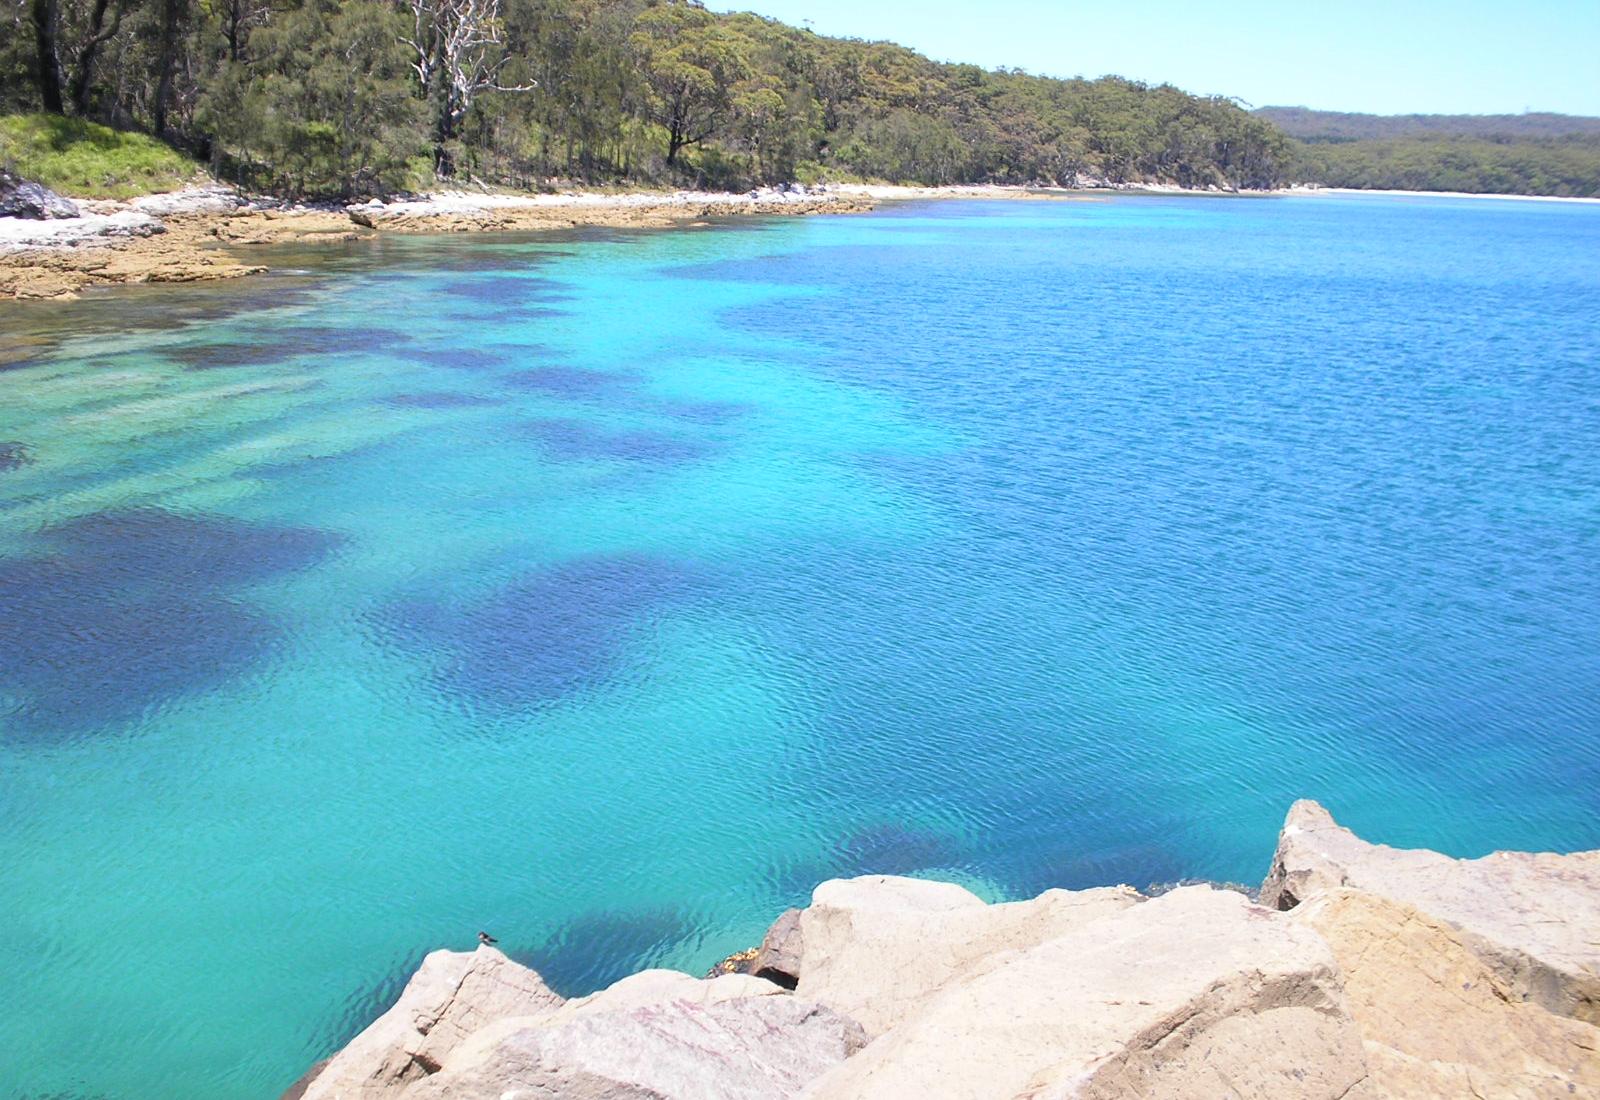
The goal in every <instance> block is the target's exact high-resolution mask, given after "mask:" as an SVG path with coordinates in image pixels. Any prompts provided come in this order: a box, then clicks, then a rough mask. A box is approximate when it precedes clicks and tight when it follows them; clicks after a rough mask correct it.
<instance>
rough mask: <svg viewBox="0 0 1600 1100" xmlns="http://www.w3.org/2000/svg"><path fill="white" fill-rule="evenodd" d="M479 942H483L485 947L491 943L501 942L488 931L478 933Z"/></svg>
mask: <svg viewBox="0 0 1600 1100" xmlns="http://www.w3.org/2000/svg"><path fill="white" fill-rule="evenodd" d="M478 942H479V943H481V944H483V945H484V946H485V947H488V946H489V945H490V944H496V943H499V942H500V941H499V940H497V939H495V938H494V937H493V936H491V935H489V933H487V932H479V933H478Z"/></svg>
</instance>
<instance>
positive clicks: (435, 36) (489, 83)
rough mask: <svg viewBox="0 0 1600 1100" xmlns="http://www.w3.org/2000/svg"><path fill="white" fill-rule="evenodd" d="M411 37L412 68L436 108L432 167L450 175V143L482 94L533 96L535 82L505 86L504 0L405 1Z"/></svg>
mask: <svg viewBox="0 0 1600 1100" xmlns="http://www.w3.org/2000/svg"><path fill="white" fill-rule="evenodd" d="M406 3H407V5H408V6H409V7H410V9H411V16H412V33H411V35H410V36H409V37H407V38H404V39H403V40H402V41H403V42H404V43H405V45H406V46H407V47H408V48H409V49H410V50H411V51H412V53H413V54H414V60H413V61H412V62H411V67H412V69H413V70H415V72H416V74H417V80H418V81H419V82H420V83H421V85H422V94H423V95H424V96H425V97H427V98H428V99H429V100H430V101H431V102H432V103H433V104H434V109H435V117H434V167H435V170H436V171H437V172H438V173H439V174H440V175H443V176H448V175H450V174H452V170H453V165H452V163H451V160H450V152H449V149H448V145H449V143H450V142H451V141H452V140H454V138H455V136H456V133H457V131H458V130H459V129H460V126H461V120H462V119H464V118H466V117H467V112H468V111H469V110H471V109H472V104H473V101H474V100H476V99H477V97H478V94H479V93H480V92H488V91H495V92H531V91H533V89H534V88H535V87H537V84H536V83H533V82H529V83H526V84H505V83H502V82H501V79H500V75H501V72H502V71H503V70H504V69H505V67H506V65H507V63H508V62H510V60H511V55H510V54H509V53H507V52H506V50H505V27H504V23H503V21H502V19H501V15H500V0H406Z"/></svg>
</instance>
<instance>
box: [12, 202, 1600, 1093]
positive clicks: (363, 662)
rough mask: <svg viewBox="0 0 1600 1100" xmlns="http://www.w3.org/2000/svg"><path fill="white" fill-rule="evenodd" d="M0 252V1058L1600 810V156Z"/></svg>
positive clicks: (1566, 834)
mask: <svg viewBox="0 0 1600 1100" xmlns="http://www.w3.org/2000/svg"><path fill="white" fill-rule="evenodd" d="M288 259H289V260H290V261H292V262H300V263H302V264H303V266H305V267H307V268H309V269H311V270H309V272H308V273H305V274H299V275H288V276H274V277H269V278H267V279H264V280H257V281H248V282H244V283H239V284H233V285H230V286H224V287H214V288H200V289H192V290H171V289H168V290H162V291H152V292H149V293H126V294H118V295H116V296H113V297H109V298H105V299H101V300H99V301H95V302H86V303H82V304H79V305H76V306H70V307H49V308H46V309H32V308H28V309H23V308H20V307H0V329H3V332H4V336H3V338H0V349H4V350H3V351H0V396H3V403H0V974H3V975H5V977H4V979H3V980H0V994H3V1001H4V1003H5V1004H6V1005H7V1006H8V1007H7V1009H6V1011H5V1012H4V1013H3V1014H0V1094H4V1095H8V1096H9V1095H22V1096H41V1097H42V1096H71V1097H102V1096H103V1097H133V1098H146V1097H148V1098H156V1097H163V1098H166V1097H174V1096H185V1097H187V1096H195V1097H201V1096H204V1097H217V1098H225V1097H262V1096H269V1097H270V1096H274V1095H276V1093H277V1091H278V1090H280V1089H281V1088H283V1087H284V1086H286V1085H287V1084H288V1083H289V1082H290V1081H291V1080H293V1078H294V1077H295V1076H297V1075H298V1073H299V1072H300V1071H301V1070H302V1069H303V1068H304V1067H305V1066H306V1065H307V1064H309V1063H310V1062H311V1061H313V1060H315V1059H316V1058H318V1057H321V1056H323V1055H324V1054H326V1053H327V1052H328V1051H329V1050H330V1049H332V1048H334V1047H335V1046H337V1045H338V1044H339V1043H340V1042H341V1041H342V1040H344V1039H345V1038H347V1037H348V1036H349V1035H350V1034H351V1033H352V1032H353V1031H354V1030H356V1029H358V1028H359V1027H360V1026H361V1025H362V1024H363V1023H365V1022H366V1021H367V1020H368V1019H370V1018H371V1016H372V1015H374V1014H375V1013H376V1012H377V1011H378V1010H380V1009H381V1007H382V1006H383V1005H384V1003H385V1002H386V1000H387V999H389V998H392V996H393V995H394V993H395V992H396V990H397V988H398V984H399V983H400V982H402V981H403V979H404V977H405V976H406V975H407V974H408V973H409V972H410V970H411V969H412V967H413V966H414V965H415V963H416V961H417V960H418V959H419V958H420V956H421V955H422V954H423V953H424V952H425V951H427V950H429V949H431V948H434V947H437V946H456V947H462V948H465V947H468V946H470V945H471V944H472V942H473V937H474V934H475V933H476V931H477V930H478V929H479V928H488V929H490V930H492V931H493V932H494V933H495V934H496V935H498V936H499V937H500V938H501V940H502V941H503V945H504V946H505V947H506V948H507V949H509V950H510V952H511V953H512V954H514V955H516V956H518V957H521V958H524V959H525V960H527V961H529V962H531V963H533V964H534V965H536V966H539V967H540V968H541V969H542V970H544V971H545V973H546V974H547V975H548V976H549V977H550V978H551V979H552V981H553V982H554V983H555V984H556V985H557V986H558V988H561V989H563V990H564V991H565V992H569V993H577V992H583V991H586V990H588V989H591V988H594V987H596V986H599V985H602V984H605V983H606V982H608V981H610V980H612V979H613V978H615V977H617V976H619V975H621V974H623V973H626V972H628V971H630V970H632V969H635V968H637V967H639V966H641V965H645V964H650V963H657V964H664V965H672V966H680V967H685V968H688V969H691V970H698V969H702V968H704V967H705V966H707V965H709V964H710V963H711V962H713V961H714V960H715V959H716V958H718V957H720V956H721V955H723V954H725V953H726V952H728V951H730V950H734V949H737V948H740V947H743V946H745V945H747V944H749V943H751V942H754V940H755V939H756V938H758V937H759V935H760V932H761V930H762V929H763V928H764V927H765V925H766V923H767V922H768V921H769V920H770V919H771V918H772V917H773V916H774V915H775V914H776V913H777V912H778V911H779V910H780V909H782V908H783V907H784V906H786V905H789V904H794V903H796V902H800V901H802V900H803V899H804V897H805V896H806V895H807V893H808V892H809V890H810V888H811V886H812V885H814V884H815V882H816V881H818V880H820V879H822V878H826V877H829V876H833V875H841V874H855V873H863V872H867V871H887V872H899V873H918V874H921V873H926V874H935V875H939V876H942V877H954V878H957V879H959V880H961V881H965V882H968V883H969V884H971V885H972V886H973V887H974V888H975V889H977V890H979V891H980V892H981V893H984V894H986V895H987V896H990V897H994V898H999V897H1009V896H1023V895H1031V894H1033V893H1035V892H1037V891H1039V890H1041V889H1043V888H1045V887H1048V886H1057V885H1061V886H1086V885H1092V884H1100V883H1108V882H1118V881H1127V882H1131V883H1134V884H1139V885H1142V884H1146V883H1151V882H1156V881H1164V880H1171V879H1175V878H1181V877H1188V876H1201V877H1209V878H1217V879H1232V880H1243V881H1256V880H1259V878H1260V877H1261V875H1262V874H1263V873H1264V871H1265V869H1266V863H1267V860H1268V858H1269V856H1270V853H1271V849H1272V844H1273V839H1274V835H1275V830H1276V827H1277V824H1278V822H1279V821H1280V819H1281V816H1282V814H1283V811H1284V810H1285V809H1286V807H1287V805H1288V803H1289V801H1290V800H1292V799H1293V798H1296V797H1300V796H1312V797H1316V798H1319V799H1322V800H1323V801H1325V802H1326V803H1327V804H1328V805H1329V806H1330V807H1331V808H1332V809H1333V811H1334V812H1335V814H1337V815H1338V816H1339V817H1340V818H1341V819H1342V820H1344V821H1345V822H1347V823H1348V824H1350V825H1352V826H1354V827H1356V828H1357V829H1358V830H1360V831H1362V832H1363V833H1366V834H1367V835H1370V836H1373V837H1378V838H1382V839H1385V840H1388V841H1390V842H1393V843H1397V844H1425V845H1429V846H1432V847H1436V848H1441V849H1443V850H1445V851H1449V852H1452V853H1456V854H1459V855H1477V854H1481V853H1483V852H1485V851H1488V850H1490V849H1492V848H1495V847H1516V848H1555V849H1574V848H1582V847H1594V846H1600V812H1597V811H1600V794H1597V792H1600V209H1597V208H1593V207H1584V206H1573V205H1564V204H1544V203H1495V202H1469V201H1447V200H1402V199H1393V198H1370V197H1363V198H1350V199H1332V198H1319V199H1274V200H1258V201H1226V200H1200V199H1173V198H1131V197H1130V198H1119V199H1116V200H1113V201H1106V202H1074V203H996V204H986V203H975V202H974V203H946V204H932V205H917V206H904V207H898V208H894V209H890V210H887V211H884V212H882V213H879V214H875V215H872V216H868V217H855V218H836V219H812V220H805V221H775V222H770V223H760V224H753V223H744V224H741V225H738V226H734V227H724V228H718V229H713V230H705V231H692V232H675V233H657V234H648V235H634V236H619V235H608V234H596V235H593V236H589V237H578V238H573V239H568V240H560V241H552V240H550V239H548V238H546V239H543V240H539V239H534V240H515V239H487V238H450V239H421V238H418V239H407V240H391V241H385V242H383V243H382V244H381V245H357V246H352V247H350V248H347V249H343V250H340V251H337V252H333V251H330V252H324V253H320V254H309V255H307V256H305V257H299V256H294V257H288Z"/></svg>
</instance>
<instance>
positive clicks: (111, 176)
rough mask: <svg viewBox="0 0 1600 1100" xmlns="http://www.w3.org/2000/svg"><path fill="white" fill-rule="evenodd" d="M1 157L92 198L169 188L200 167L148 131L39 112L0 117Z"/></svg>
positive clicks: (23, 172)
mask: <svg viewBox="0 0 1600 1100" xmlns="http://www.w3.org/2000/svg"><path fill="white" fill-rule="evenodd" d="M0 158H3V159H4V160H5V161H6V162H7V163H9V164H10V165H11V167H12V169H13V170H14V171H15V172H16V173H17V174H18V175H20V176H23V177H25V178H27V179H31V180H38V181H39V182H40V183H42V184H44V185H45V186H46V187H49V188H51V189H52V190H56V191H61V192H64V193H66V194H71V195H77V196H80V197H83V198H94V199H124V198H130V197H132V196H134V195H142V194H147V193H149V192H151V191H165V190H169V189H171V188H175V187H180V186H182V185H183V184H184V183H185V182H187V181H188V180H190V179H192V178H194V176H195V175H196V174H197V173H198V172H199V171H200V166H199V165H198V164H196V163H195V162H194V161H193V160H192V159H191V158H189V157H187V156H185V155H184V154H182V153H180V152H178V151H177V150H175V149H173V148H172V147H171V146H169V145H167V144H166V143H165V142H162V141H158V140H157V139H155V138H153V137H150V136H149V135H147V134H141V133H137V132H131V131H126V130H113V129H112V128H111V127H109V126H102V125H100V124H99V123H96V122H90V121H89V120H87V119H82V118H69V117H66V116H64V115H52V114H44V113H39V114H27V115H7V116H5V117H3V118H0Z"/></svg>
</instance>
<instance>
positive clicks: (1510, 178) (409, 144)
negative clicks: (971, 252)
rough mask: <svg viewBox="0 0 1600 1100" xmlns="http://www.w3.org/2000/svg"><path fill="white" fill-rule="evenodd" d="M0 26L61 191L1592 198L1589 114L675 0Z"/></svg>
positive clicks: (514, 1)
mask: <svg viewBox="0 0 1600 1100" xmlns="http://www.w3.org/2000/svg"><path fill="white" fill-rule="evenodd" d="M0 26H3V28H4V31H5V33H4V35H0V113H9V116H10V117H8V118H6V119H5V121H4V123H3V125H0V163H6V164H9V165H10V166H11V167H12V169H13V170H15V171H18V172H19V173H21V174H23V175H25V176H28V177H30V178H38V179H40V180H41V181H43V182H46V183H48V184H50V185H51V186H56V187H59V188H61V189H63V190H67V191H70V192H72V193H75V194H82V195H104V196H120V195H125V194H129V193H132V192H134V191H137V190H140V189H154V188H158V187H162V186H171V185H172V182H173V181H174V180H175V179H177V178H179V177H182V176H185V175H187V174H190V173H191V172H192V171H193V169H192V168H191V165H197V166H198V165H203V166H205V167H208V168H209V169H210V170H211V172H212V173H213V174H214V175H216V176H218V177H220V178H223V179H226V180H229V181H232V182H235V183H238V184H241V185H244V186H246V187H250V188H253V189H256V190H260V191H265V192H270V193H276V194H280V195H285V196H291V197H319V198H345V199H349V198H359V197H368V196H376V195H385V194H392V193H395V192H398V191H404V190H416V189H421V188H425V187H427V186H430V185H432V184H434V183H436V182H438V181H450V180H453V181H458V182H473V183H484V184H490V185H499V186H506V187H513V188H519V189H539V188H541V187H545V186H547V185H549V184H550V183H551V182H552V181H559V182H570V183H580V184H585V185H590V186H596V185H622V186H634V185H647V186H695V187H704V188H713V189H730V190H736V189H743V188H746V187H750V186H753V185H757V184H778V183H786V182H794V181H798V182H802V183H812V182H816V181H818V180H821V179H832V180H878V181H886V182H894V183H917V184H953V183H1013V184H1026V183H1042V184H1058V185H1068V186H1071V185H1079V184H1111V185H1122V184H1137V183H1163V184H1178V185H1182V186H1185V187H1195V188H1219V189H1226V190H1232V189H1248V188H1269V187H1275V186H1280V185H1283V184H1288V183H1314V184H1323V185H1329V186H1344V187H1361V188H1405V189H1415V190H1452V191H1473V192H1509V193H1518V194H1550V195H1600V120H1596V119H1582V118H1572V117H1569V116H1563V115H1554V114H1526V115H1490V116H1442V115H1397V116H1374V115H1357V114H1341V113H1336V112H1324V111H1312V110H1308V109H1306V108H1285V107H1268V108H1262V109H1260V110H1258V111H1253V112H1252V111H1247V110H1245V109H1243V108H1242V107H1241V106H1239V105H1238V104H1237V103H1236V102H1235V101H1234V100H1232V99H1228V98H1226V97H1221V96H1194V95H1190V94H1188V93H1186V92H1183V91H1181V90H1179V89H1177V88H1174V87H1171V86H1169V85H1158V86H1151V85H1146V84H1142V83H1139V82H1136V81H1131V80H1126V79H1123V78H1120V77H1115V76H1108V77H1101V78H1099V79H1095V80H1087V79H1081V78H1078V79H1055V78H1048V77H1040V76H1035V75H1031V74H1028V73H1025V72H1022V71H1019V70H1013V69H997V70H985V69H981V68H979V67H977V66H973V65H960V64H947V63H940V62H936V61H933V60H930V59H929V58H926V57H924V56H922V55H920V54H918V53H916V52H914V51H912V50H909V49H906V48H904V47H901V46H896V45H893V44H891V43H886V42H864V41H859V40H853V39H840V38H829V37H825V36H822V35H818V34H815V33H813V32H812V31H810V30H804V29H799V28H795V27H791V26H787V25H785V24H782V23H779V22H776V21H774V20H769V19H764V18H761V17H759V16H756V15H751V14H747V13H743V14H718V13H714V12H711V11H708V10H707V9H705V8H704V7H702V6H700V5H699V4H698V3H695V2H693V0H281V2H274V0H19V2H17V3H14V4H11V5H7V7H6V8H5V9H4V14H3V15H0Z"/></svg>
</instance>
